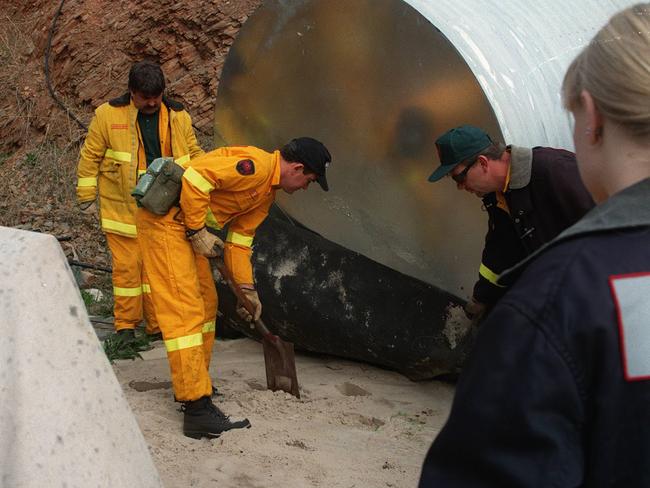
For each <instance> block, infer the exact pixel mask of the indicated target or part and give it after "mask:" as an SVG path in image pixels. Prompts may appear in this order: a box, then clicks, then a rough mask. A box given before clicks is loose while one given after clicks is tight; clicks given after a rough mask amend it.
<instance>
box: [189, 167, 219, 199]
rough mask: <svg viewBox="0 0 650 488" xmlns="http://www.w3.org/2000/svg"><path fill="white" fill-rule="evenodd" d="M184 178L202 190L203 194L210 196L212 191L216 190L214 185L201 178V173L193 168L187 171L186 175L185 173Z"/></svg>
mask: <svg viewBox="0 0 650 488" xmlns="http://www.w3.org/2000/svg"><path fill="white" fill-rule="evenodd" d="M183 178H184V179H186V180H187V181H189V182H190V183H192V185H193V186H195V187H196V188H198V189H199V190H201V191H202V192H203V193H208V194H209V193H210V192H211V191H212V190H214V186H212V183H210V182H209V181H208V180H206V179H205V178H204V177H203V176H201V173H199V172H198V171H197V170H195V169H194V168H192V167H191V166H190V167H189V168H187V169H186V170H185V173H183Z"/></svg>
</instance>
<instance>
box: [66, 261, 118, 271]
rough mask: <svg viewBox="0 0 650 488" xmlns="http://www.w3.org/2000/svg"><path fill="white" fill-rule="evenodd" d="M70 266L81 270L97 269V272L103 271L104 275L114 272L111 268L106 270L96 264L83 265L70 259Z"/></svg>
mask: <svg viewBox="0 0 650 488" xmlns="http://www.w3.org/2000/svg"><path fill="white" fill-rule="evenodd" d="M68 264H69V265H70V266H77V267H79V268H87V269H96V270H97V271H103V272H104V273H112V272H113V270H112V269H111V268H106V267H104V266H97V265H96V264H89V263H82V262H80V261H75V260H73V259H68Z"/></svg>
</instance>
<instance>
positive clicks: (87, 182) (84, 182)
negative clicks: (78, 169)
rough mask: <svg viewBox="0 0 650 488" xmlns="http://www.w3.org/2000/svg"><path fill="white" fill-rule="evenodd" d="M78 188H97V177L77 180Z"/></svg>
mask: <svg viewBox="0 0 650 488" xmlns="http://www.w3.org/2000/svg"><path fill="white" fill-rule="evenodd" d="M77 186H78V187H79V188H83V187H86V186H97V177H95V178H79V179H78V180H77Z"/></svg>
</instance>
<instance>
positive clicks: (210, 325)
mask: <svg viewBox="0 0 650 488" xmlns="http://www.w3.org/2000/svg"><path fill="white" fill-rule="evenodd" d="M215 329H216V327H215V323H214V320H211V321H210V322H206V323H205V324H203V328H202V329H201V332H203V333H204V334H205V333H207V332H214V331H215Z"/></svg>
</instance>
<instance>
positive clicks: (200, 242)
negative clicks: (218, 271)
mask: <svg viewBox="0 0 650 488" xmlns="http://www.w3.org/2000/svg"><path fill="white" fill-rule="evenodd" d="M186 235H187V238H188V239H189V240H190V242H191V243H192V248H193V249H194V252H195V253H196V254H200V255H201V256H205V257H206V258H216V257H217V256H220V255H221V254H222V253H223V241H222V240H221V239H219V238H218V237H217V236H215V235H214V234H212V233H211V232H208V229H207V228H206V227H201V228H200V229H199V230H196V231H194V230H188V231H187V232H186Z"/></svg>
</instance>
